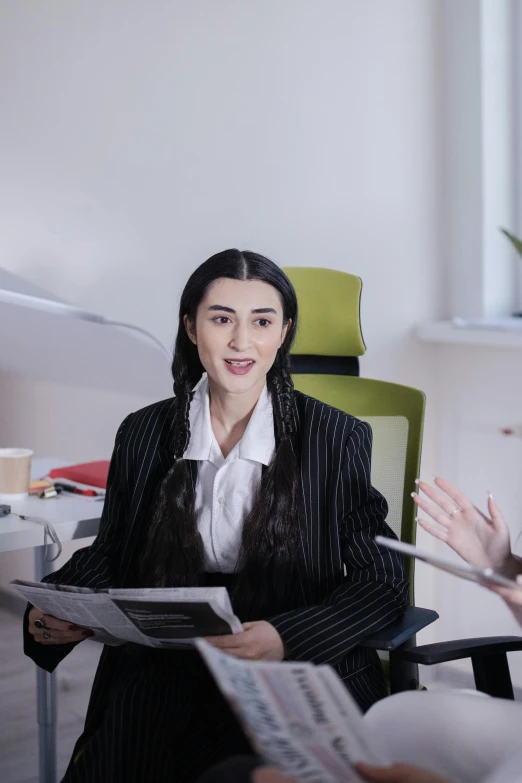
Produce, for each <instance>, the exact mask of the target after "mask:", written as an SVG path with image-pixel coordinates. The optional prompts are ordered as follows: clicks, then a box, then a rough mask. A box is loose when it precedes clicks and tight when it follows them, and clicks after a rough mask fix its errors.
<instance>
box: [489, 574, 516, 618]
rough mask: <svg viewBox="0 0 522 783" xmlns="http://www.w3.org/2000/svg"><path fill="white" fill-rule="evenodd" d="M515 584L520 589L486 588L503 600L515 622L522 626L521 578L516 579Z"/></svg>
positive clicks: (492, 586) (491, 586) (490, 585)
mask: <svg viewBox="0 0 522 783" xmlns="http://www.w3.org/2000/svg"><path fill="white" fill-rule="evenodd" d="M517 582H518V584H519V585H520V587H500V586H497V585H493V584H488V585H486V587H488V588H489V589H490V590H491V592H493V593H497V595H499V596H500V597H501V598H503V599H504V601H505V602H506V604H507V605H508V606H509V608H510V609H511V611H512V612H513V615H514V617H515V620H516V621H517V623H518V624H519V625H520V626H522V576H518V577H517Z"/></svg>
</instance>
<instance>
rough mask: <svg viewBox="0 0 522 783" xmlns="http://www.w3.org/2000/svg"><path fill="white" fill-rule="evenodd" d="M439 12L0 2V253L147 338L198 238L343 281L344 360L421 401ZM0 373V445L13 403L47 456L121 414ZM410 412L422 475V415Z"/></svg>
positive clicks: (100, 435)
mask: <svg viewBox="0 0 522 783" xmlns="http://www.w3.org/2000/svg"><path fill="white" fill-rule="evenodd" d="M439 15H440V4H439V3H438V2H437V0H365V2H360V1H358V0H323V2H317V1H316V0H263V2H246V0H243V1H241V0H219V2H215V0H192V2H190V3H189V2H182V1H181V0H151V2H149V3H143V2H141V0H113V2H111V3H105V2H103V1H102V0H91V2H89V3H84V2H80V1H79V0H76V1H74V0H47V1H46V2H45V3H34V2H32V0H4V1H3V3H2V4H1V6H0V100H1V105H2V123H1V124H0V171H2V176H1V178H0V221H1V223H0V266H3V267H5V268H6V269H8V270H10V271H12V272H15V273H17V274H20V275H22V276H25V277H27V278H28V279H30V280H31V281H33V282H34V283H38V284H40V285H42V286H44V287H46V288H48V289H51V290H53V291H54V293H55V294H57V295H59V296H61V297H63V298H64V299H66V300H69V301H71V302H73V303H76V304H79V305H82V306H85V307H89V308H92V309H96V310H99V311H101V312H104V313H107V314H111V315H113V316H118V317H121V318H124V319H127V320H131V321H134V322H136V323H139V324H141V325H143V326H145V327H148V328H150V329H151V330H152V331H153V332H155V333H156V334H157V335H158V336H159V337H161V338H162V339H163V340H164V341H165V342H167V343H170V342H171V340H172V334H173V329H174V322H175V310H176V306H177V299H178V296H179V293H180V290H181V287H182V285H183V282H184V281H185V279H186V277H187V275H188V273H189V272H190V271H191V270H192V269H193V268H194V267H195V266H196V265H197V264H198V263H200V262H201V261H202V260H204V259H205V258H206V257H207V256H208V255H210V254H211V253H214V252H216V251H218V250H221V249H224V248H226V247H230V246H236V247H240V248H250V249H255V250H257V251H259V252H262V253H265V254H267V255H268V256H270V257H272V258H273V259H274V260H275V261H277V262H278V263H280V264H282V265H320V266H328V267H332V268H335V269H341V270H346V271H350V272H354V273H356V274H359V275H360V276H361V277H362V278H363V280H364V291H363V312H362V315H363V326H364V333H365V338H366V342H367V344H368V349H369V350H368V354H367V357H366V358H365V359H364V361H363V373H364V374H365V375H368V376H374V377H379V378H384V379H388V380H395V381H399V382H402V383H410V384H412V385H416V386H419V387H421V388H423V389H425V390H427V391H428V393H429V389H430V383H431V374H430V366H429V362H428V361H427V360H426V358H425V356H424V349H423V347H422V346H419V345H418V344H417V343H415V342H414V341H413V339H412V337H411V330H412V327H413V325H414V324H415V323H416V322H417V321H419V320H422V319H425V318H430V317H436V316H439V315H442V314H443V312H444V310H445V305H444V302H443V299H442V297H441V296H440V294H441V286H440V281H441V276H442V265H441V263H440V260H441V259H440V247H439V237H440V233H441V232H440V228H441V226H440V194H441V189H440V182H439V177H440V171H441V151H440V148H439V147H440V129H441V127H442V107H441V100H440V94H439V93H440V90H439V75H440V72H441V59H442V50H441V47H440V30H441V23H440V19H439ZM318 317H324V314H321V313H319V314H318ZM3 383H4V385H0V392H1V394H2V398H1V399H2V406H3V407H4V408H5V406H6V405H7V404H8V405H9V414H8V417H6V418H8V424H7V426H8V427H9V428H10V432H9V435H10V440H13V441H14V440H16V438H19V439H22V437H23V436H24V424H23V417H24V411H25V410H26V406H27V405H30V406H31V410H32V411H33V412H34V411H37V412H41V414H42V422H44V423H42V424H41V426H40V427H39V429H38V433H37V434H35V438H37V439H38V444H39V448H40V447H41V448H42V449H44V448H45V449H46V450H47V451H48V452H50V453H53V452H54V453H56V454H59V453H65V452H66V451H67V454H71V456H73V453H74V455H75V454H76V453H79V451H82V449H83V446H84V445H85V451H86V452H89V454H91V453H92V454H94V453H98V452H100V453H101V452H102V451H105V450H106V449H107V447H108V443H109V442H110V441H111V439H112V435H113V432H114V430H115V427H116V425H117V422H118V420H119V419H120V418H122V416H123V415H124V414H125V412H126V411H127V410H129V409H130V408H131V407H132V404H131V401H130V400H127V399H124V398H122V399H121V400H120V402H118V401H117V400H116V399H113V400H112V401H111V403H110V406H109V407H108V408H106V409H105V410H104V411H103V414H102V415H101V416H99V415H98V414H99V413H100V410H101V407H104V400H102V399H101V398H100V397H97V396H96V395H92V394H90V393H89V394H83V393H82V392H81V390H77V391H76V393H75V395H76V396H75V399H76V400H77V401H78V404H81V406H82V409H83V410H85V416H87V414H88V412H90V420H91V421H92V422H93V423H92V428H89V432H88V433H85V430H84V428H83V425H82V427H79V426H76V425H73V426H72V427H71V424H70V421H64V419H63V418H62V417H60V410H61V401H62V392H60V390H59V389H50V388H48V387H46V388H45V390H43V387H42V390H43V391H42V394H40V392H39V391H38V390H36V392H35V388H36V387H34V386H33V388H32V391H31V390H27V389H25V390H24V391H23V392H22V391H19V392H17V393H16V394H13V393H12V391H13V388H14V386H13V384H19V383H21V382H20V381H13V380H4V382H3ZM24 383H25V382H24ZM17 388H18V387H17ZM6 390H7V391H6ZM9 390H11V391H9ZM427 424H428V426H427V438H426V447H425V457H426V465H427V468H426V470H427V471H428V472H429V471H430V470H431V467H430V465H431V462H432V457H431V451H432V448H433V447H432V443H433V439H432V438H431V437H430V433H433V432H434V428H435V426H436V422H435V420H434V418H433V416H432V414H431V410H430V407H429V406H428V423H427ZM109 432H110V434H109ZM84 436H85V438H86V440H85V441H84ZM3 437H4V434H3V433H0V440H3ZM25 439H26V438H25ZM78 442H81V444H82V447H81V448H79V447H78V445H77V444H78ZM82 453H83V452H82ZM431 588H432V583H431V576H426V577H425V578H424V580H423V581H422V583H421V584H419V588H418V591H417V594H418V599H419V601H421V602H422V601H424V602H425V603H426V604H427V605H431V604H433V600H432V599H433V596H432V593H431ZM430 599H431V600H430Z"/></svg>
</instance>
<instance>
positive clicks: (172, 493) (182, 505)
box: [140, 357, 203, 587]
mask: <svg viewBox="0 0 522 783" xmlns="http://www.w3.org/2000/svg"><path fill="white" fill-rule="evenodd" d="M172 372H173V375H174V393H175V395H176V414H175V418H174V421H173V423H172V426H173V428H174V455H173V456H174V459H175V462H174V465H173V466H172V467H171V468H170V470H169V472H168V473H167V475H166V476H165V479H164V480H163V482H162V484H161V486H160V489H159V496H158V502H157V506H156V509H155V512H154V514H153V518H152V523H151V526H150V530H149V534H148V538H147V544H146V547H145V552H144V555H143V559H142V564H141V569H140V578H141V581H142V583H143V584H145V585H146V586H149V587H150V586H151V585H153V586H154V587H168V586H170V585H173V584H174V585H179V586H181V587H183V586H191V585H195V584H197V583H198V580H199V577H200V574H201V572H202V570H203V541H202V539H201V536H200V534H199V531H198V527H197V517H196V510H195V505H194V487H193V485H192V477H191V475H190V471H189V468H188V463H187V462H186V461H185V460H184V459H183V454H184V453H185V451H186V450H187V447H188V444H189V442H190V418H189V412H190V403H191V402H192V397H193V396H194V391H193V388H192V382H191V380H190V378H189V373H188V369H187V365H186V363H184V362H183V361H180V359H179V358H178V357H176V358H175V359H174V361H173V365H172ZM174 562H175V564H176V571H175V573H174V572H173V571H172V564H173V563H174Z"/></svg>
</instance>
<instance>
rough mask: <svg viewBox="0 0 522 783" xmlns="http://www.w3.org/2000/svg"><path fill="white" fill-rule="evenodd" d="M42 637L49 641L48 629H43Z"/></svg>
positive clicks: (49, 633)
mask: <svg viewBox="0 0 522 783" xmlns="http://www.w3.org/2000/svg"><path fill="white" fill-rule="evenodd" d="M42 636H43V638H44V639H50V638H51V632H50V630H49V629H48V628H45V629H44V632H43V634H42Z"/></svg>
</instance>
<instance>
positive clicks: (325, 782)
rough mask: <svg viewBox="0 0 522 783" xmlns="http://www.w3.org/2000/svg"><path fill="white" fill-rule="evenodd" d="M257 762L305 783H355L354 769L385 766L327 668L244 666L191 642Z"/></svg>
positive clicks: (260, 663)
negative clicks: (360, 764)
mask: <svg viewBox="0 0 522 783" xmlns="http://www.w3.org/2000/svg"><path fill="white" fill-rule="evenodd" d="M195 644H196V647H197V648H198V650H199V652H200V653H201V655H202V656H203V658H204V660H205V662H206V664H207V666H208V668H209V669H210V671H211V672H212V674H213V676H214V678H215V680H216V682H217V684H218V686H219V688H220V689H221V691H222V692H223V695H224V696H225V697H226V698H227V699H228V701H229V702H230V705H231V707H232V709H233V710H234V711H235V712H236V713H237V715H238V717H239V719H240V721H241V723H242V725H243V728H244V730H245V733H246V734H247V736H248V738H249V740H250V742H251V744H252V745H253V746H254V748H255V750H256V751H257V752H258V753H259V754H260V755H261V756H263V758H264V759H265V761H266V762H267V763H269V764H272V765H273V766H275V767H277V768H278V769H279V770H281V772H285V773H286V774H288V775H292V776H293V777H295V778H297V780H299V781H306V782H307V783H356V782H357V783H359V781H362V778H361V777H360V775H358V773H357V772H356V771H355V770H354V768H353V765H354V763H355V762H356V761H366V762H368V763H370V764H384V765H385V764H388V763H389V761H388V759H386V758H385V757H384V756H383V755H382V754H381V753H380V752H379V751H378V742H377V739H376V738H374V737H373V736H371V735H370V732H369V729H368V726H367V725H366V724H365V723H364V721H363V718H362V713H361V711H360V709H359V707H358V705H357V704H356V703H355V701H354V700H353V698H352V697H351V695H350V694H349V692H348V690H347V689H346V686H345V685H344V683H343V682H342V680H341V679H340V678H339V676H338V675H337V673H336V672H335V671H334V669H332V668H331V667H330V666H317V667H316V666H314V665H313V664H311V663H291V662H283V663H271V662H265V661H246V660H243V659H240V658H235V657H232V656H231V655H226V654H224V653H222V652H220V651H219V650H217V649H216V648H215V647H213V646H212V645H211V644H209V643H208V642H206V641H205V640H203V639H199V640H197V641H196V642H195Z"/></svg>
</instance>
